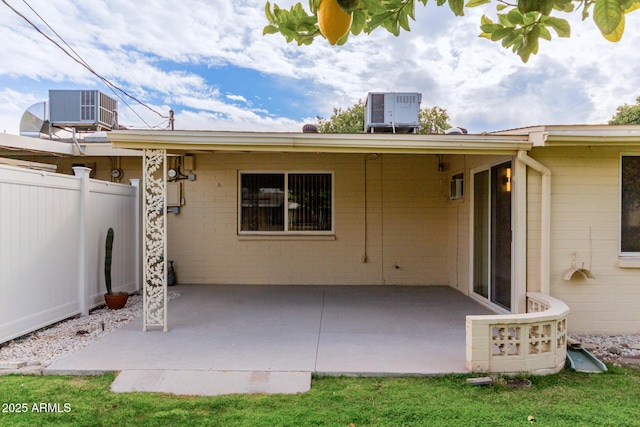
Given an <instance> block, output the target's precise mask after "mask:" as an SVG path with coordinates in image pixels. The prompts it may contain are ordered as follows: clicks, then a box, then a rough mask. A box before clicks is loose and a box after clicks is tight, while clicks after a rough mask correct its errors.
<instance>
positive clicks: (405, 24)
mask: <svg viewBox="0 0 640 427" xmlns="http://www.w3.org/2000/svg"><path fill="white" fill-rule="evenodd" d="M398 24H400V26H401V27H402V29H403V30H405V31H411V28H409V16H408V15H407V14H406V13H402V12H401V13H400V14H399V15H398Z"/></svg>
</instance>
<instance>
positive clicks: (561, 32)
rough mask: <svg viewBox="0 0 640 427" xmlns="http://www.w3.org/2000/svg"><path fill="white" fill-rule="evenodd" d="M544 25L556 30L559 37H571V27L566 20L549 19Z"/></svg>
mask: <svg viewBox="0 0 640 427" xmlns="http://www.w3.org/2000/svg"><path fill="white" fill-rule="evenodd" d="M544 24H545V25H547V26H549V27H551V28H553V29H554V30H556V33H557V34H558V37H570V36H571V26H570V25H569V22H567V20H565V19H561V18H553V17H549V18H547V19H545V20H544Z"/></svg>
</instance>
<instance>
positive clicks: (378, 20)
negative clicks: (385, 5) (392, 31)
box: [368, 12, 393, 30]
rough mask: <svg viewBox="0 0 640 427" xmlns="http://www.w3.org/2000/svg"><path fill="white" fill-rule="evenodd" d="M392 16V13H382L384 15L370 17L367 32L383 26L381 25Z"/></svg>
mask: <svg viewBox="0 0 640 427" xmlns="http://www.w3.org/2000/svg"><path fill="white" fill-rule="evenodd" d="M392 16H393V12H384V13H380V14H378V15H373V16H372V17H371V20H370V21H369V23H368V28H369V30H372V29H374V28H376V27H378V26H380V25H383V23H384V22H385V21H386V20H388V19H391V18H392Z"/></svg>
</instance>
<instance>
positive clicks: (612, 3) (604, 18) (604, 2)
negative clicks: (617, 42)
mask: <svg viewBox="0 0 640 427" xmlns="http://www.w3.org/2000/svg"><path fill="white" fill-rule="evenodd" d="M622 15H623V12H622V8H621V7H620V3H618V0H596V4H595V6H594V8H593V20H594V21H595V23H596V25H597V26H598V28H600V32H601V33H602V34H603V35H607V34H611V33H613V32H614V31H615V30H616V28H617V27H618V25H620V21H621V20H622Z"/></svg>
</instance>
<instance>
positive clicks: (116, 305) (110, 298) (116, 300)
mask: <svg viewBox="0 0 640 427" xmlns="http://www.w3.org/2000/svg"><path fill="white" fill-rule="evenodd" d="M104 249H105V250H104V282H105V284H106V285H107V293H106V294H104V302H105V303H107V307H109V308H110V309H112V310H117V309H120V308H122V307H124V305H125V304H126V303H127V299H128V298H129V293H128V292H113V291H112V290H111V255H112V253H113V228H111V227H109V230H108V231H107V240H106V243H105V248H104Z"/></svg>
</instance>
